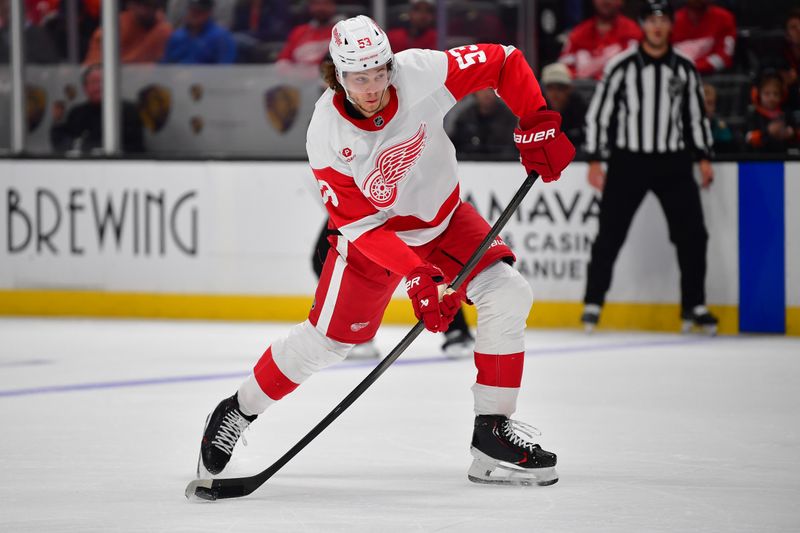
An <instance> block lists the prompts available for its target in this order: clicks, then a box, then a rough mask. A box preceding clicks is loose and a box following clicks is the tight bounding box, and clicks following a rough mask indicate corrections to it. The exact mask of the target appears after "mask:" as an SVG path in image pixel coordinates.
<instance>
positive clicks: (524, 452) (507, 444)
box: [467, 415, 558, 486]
mask: <svg viewBox="0 0 800 533" xmlns="http://www.w3.org/2000/svg"><path fill="white" fill-rule="evenodd" d="M517 432H519V433H521V434H522V435H520V434H518V433H517ZM538 435H539V430H537V429H536V428H535V427H533V426H530V425H528V424H524V423H522V422H518V421H516V420H510V419H509V418H508V417H505V416H503V415H478V416H476V417H475V430H474V432H473V433H472V447H471V448H470V452H471V453H472V456H473V457H474V458H475V459H474V460H473V461H472V466H470V468H469V472H468V473H467V477H468V478H469V480H470V481H472V482H474V483H495V484H504V485H525V486H528V485H541V486H545V485H552V484H553V483H555V482H556V481H558V474H557V473H556V468H555V467H556V454H554V453H550V452H547V451H545V450H543V449H542V448H541V446H539V445H538V444H534V443H532V442H530V441H529V440H526V439H525V437H528V438H533V437H534V436H538Z"/></svg>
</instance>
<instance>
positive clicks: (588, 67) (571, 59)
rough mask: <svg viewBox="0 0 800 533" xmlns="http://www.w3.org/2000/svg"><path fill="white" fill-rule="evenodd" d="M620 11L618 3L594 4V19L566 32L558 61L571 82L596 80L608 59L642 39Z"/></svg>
mask: <svg viewBox="0 0 800 533" xmlns="http://www.w3.org/2000/svg"><path fill="white" fill-rule="evenodd" d="M621 9H622V0H594V10H595V13H596V14H595V16H594V17H592V18H590V19H588V20H586V21H584V22H582V23H580V24H578V25H577V26H575V28H574V29H573V30H572V31H571V32H570V34H569V36H568V37H567V42H566V43H565V44H564V49H563V50H562V51H561V56H560V57H559V58H558V61H559V62H561V63H564V64H565V65H566V66H567V67H568V68H569V70H570V72H571V73H572V77H573V78H577V79H587V78H594V79H600V76H602V74H603V67H605V64H606V62H607V61H608V60H609V59H610V58H611V57H612V56H615V55H617V54H618V53H620V52H621V51H623V50H624V49H626V48H628V47H629V46H631V45H633V44H636V43H638V42H639V41H640V40H641V39H642V30H641V29H640V28H639V25H638V24H636V22H634V21H633V20H631V19H629V18H628V17H626V16H624V15H622V14H621V13H620V10H621Z"/></svg>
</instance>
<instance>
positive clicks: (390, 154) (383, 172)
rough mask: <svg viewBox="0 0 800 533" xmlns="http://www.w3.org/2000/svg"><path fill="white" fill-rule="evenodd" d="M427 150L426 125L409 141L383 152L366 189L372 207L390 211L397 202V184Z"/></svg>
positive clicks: (366, 182) (371, 173) (377, 160)
mask: <svg viewBox="0 0 800 533" xmlns="http://www.w3.org/2000/svg"><path fill="white" fill-rule="evenodd" d="M424 149H425V123H424V122H423V123H422V125H420V127H419V129H418V130H417V132H416V133H415V134H414V135H412V136H411V137H410V138H409V139H406V140H405V141H402V142H401V143H399V144H396V145H394V146H390V147H389V148H386V149H385V150H383V151H382V152H381V153H380V154H379V155H378V157H377V159H376V160H375V167H376V168H375V169H374V170H373V171H372V172H370V173H369V176H367V180H366V181H365V183H364V189H365V192H366V193H367V196H368V197H369V200H370V202H372V205H374V206H375V207H377V208H378V209H388V208H390V207H392V206H393V205H394V203H395V201H397V184H398V183H399V182H400V181H401V180H402V179H403V178H405V177H406V176H407V175H408V171H409V170H411V167H413V166H414V164H415V163H416V162H417V160H418V159H419V158H420V156H421V155H422V150H424Z"/></svg>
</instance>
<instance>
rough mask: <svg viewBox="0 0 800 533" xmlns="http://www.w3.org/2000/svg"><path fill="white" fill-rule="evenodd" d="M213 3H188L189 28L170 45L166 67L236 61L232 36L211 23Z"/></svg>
mask: <svg viewBox="0 0 800 533" xmlns="http://www.w3.org/2000/svg"><path fill="white" fill-rule="evenodd" d="M213 10H214V0H189V6H188V11H187V12H186V24H185V25H184V26H182V27H181V28H178V29H177V30H175V32H174V33H173V34H172V35H171V36H170V38H169V41H167V50H166V52H165V53H164V58H163V59H162V62H164V63H184V64H224V63H233V62H234V61H235V60H236V42H235V41H234V40H233V36H232V35H231V33H230V32H229V31H228V30H226V29H225V28H223V27H221V26H220V25H219V24H217V23H216V22H214V21H213V20H212V19H211V13H212V12H213Z"/></svg>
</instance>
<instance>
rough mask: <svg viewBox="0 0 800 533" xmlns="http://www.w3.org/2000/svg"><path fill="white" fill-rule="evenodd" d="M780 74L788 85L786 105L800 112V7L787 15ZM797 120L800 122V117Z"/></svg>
mask: <svg viewBox="0 0 800 533" xmlns="http://www.w3.org/2000/svg"><path fill="white" fill-rule="evenodd" d="M782 60H783V61H782V63H781V66H780V74H781V76H782V77H783V83H784V84H785V85H786V89H787V92H788V99H787V102H786V105H787V107H788V108H789V109H792V110H793V111H795V112H796V113H800V77H799V76H798V75H799V74H800V9H793V10H792V11H790V12H789V15H788V16H787V17H786V42H785V44H784V48H783V58H782ZM796 122H800V117H798V120H797V121H796Z"/></svg>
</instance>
